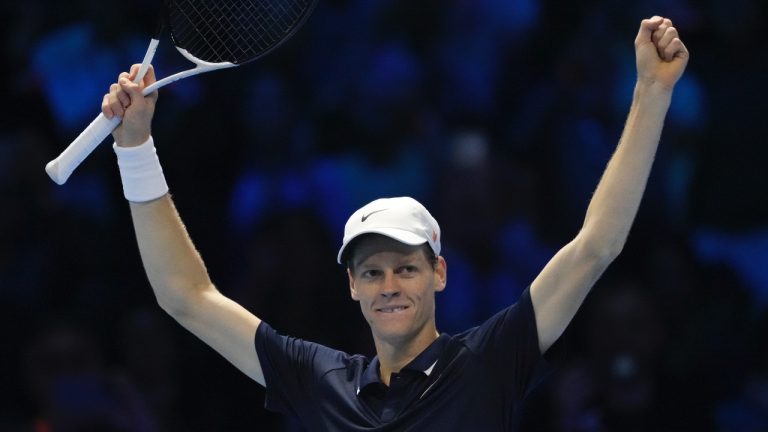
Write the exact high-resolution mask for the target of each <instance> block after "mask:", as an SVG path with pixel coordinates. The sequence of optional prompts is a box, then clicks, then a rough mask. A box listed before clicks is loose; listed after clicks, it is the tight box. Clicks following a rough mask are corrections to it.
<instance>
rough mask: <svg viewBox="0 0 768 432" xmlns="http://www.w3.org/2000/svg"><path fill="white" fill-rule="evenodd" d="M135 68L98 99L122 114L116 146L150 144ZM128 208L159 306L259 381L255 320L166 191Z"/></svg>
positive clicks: (108, 111)
mask: <svg viewBox="0 0 768 432" xmlns="http://www.w3.org/2000/svg"><path fill="white" fill-rule="evenodd" d="M137 71H138V65H134V66H133V67H132V68H131V72H130V74H129V73H125V72H124V73H122V74H121V75H120V78H119V80H118V83H116V84H113V85H112V86H111V87H110V92H109V94H107V95H105V96H104V101H103V103H102V111H103V112H104V114H105V115H106V116H107V117H110V118H111V117H113V116H115V115H117V116H120V117H122V118H123V122H122V124H121V126H119V127H118V128H117V129H115V131H114V132H113V136H114V138H115V142H116V143H117V146H119V147H122V148H130V147H133V148H136V149H138V148H139V146H142V145H143V146H149V145H152V144H151V143H150V142H148V141H149V140H150V124H151V120H152V115H153V113H154V107H155V102H156V100H157V92H155V93H153V94H151V95H148V96H147V97H146V98H145V97H143V96H142V95H141V89H142V88H143V87H144V86H146V85H149V84H151V83H152V82H154V80H155V78H154V72H153V71H152V69H150V70H149V72H148V73H147V75H146V76H145V78H144V82H143V83H141V84H133V83H132V82H131V79H133V76H134V75H135V74H136V72H137ZM118 150H119V149H118ZM161 193H162V192H161ZM130 207H131V216H132V218H133V225H134V229H135V231H136V238H137V240H138V243H139V251H140V252H141V259H142V262H143V263H144V269H145V271H146V273H147V277H148V278H149V282H150V284H151V285H152V289H153V290H154V292H155V296H156V297H157V301H158V303H159V304H160V306H161V307H162V308H163V309H164V310H165V311H166V312H168V313H169V314H170V315H171V316H173V318H175V319H176V320H177V321H178V322H179V323H180V324H181V325H182V326H184V327H185V328H186V329H187V330H189V331H191V332H192V333H193V334H195V335H196V336H197V337H199V338H200V339H202V340H203V341H204V342H206V343H207V344H208V345H210V346H211V347H213V348H214V349H215V350H216V351H218V352H219V353H220V354H221V355H223V356H224V357H225V358H226V359H227V360H229V361H230V362H231V363H232V364H234V365H235V366H237V368H239V369H240V370H241V371H243V372H244V373H245V374H246V375H248V376H249V377H251V378H252V379H254V380H256V381H257V382H259V383H260V384H262V385H264V376H263V374H262V370H261V365H260V364H259V359H258V357H257V355H256V349H255V345H254V336H255V333H256V329H257V328H258V326H259V323H260V322H261V321H260V320H259V319H258V318H257V317H256V316H254V315H253V314H252V313H250V312H249V311H247V310H246V309H245V308H243V307H242V306H240V305H238V304H237V303H235V302H234V301H232V300H230V299H228V298H227V297H225V296H224V295H222V294H221V293H220V292H219V291H218V290H217V289H216V287H215V286H214V285H213V283H212V282H211V280H210V278H209V276H208V272H207V270H206V268H205V264H204V263H203V260H202V258H201V257H200V254H199V253H198V252H197V250H196V249H195V247H194V245H193V244H192V241H191V239H190V237H189V234H188V233H187V230H186V228H185V227H184V224H183V223H182V221H181V218H180V217H179V215H178V212H177V211H176V208H175V207H174V205H173V201H172V200H171V197H170V195H168V194H167V193H165V194H163V195H162V196H161V197H159V198H157V199H153V200H151V201H147V202H131V203H130Z"/></svg>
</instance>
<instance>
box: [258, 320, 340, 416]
mask: <svg viewBox="0 0 768 432" xmlns="http://www.w3.org/2000/svg"><path fill="white" fill-rule="evenodd" d="M255 344H256V354H257V355H258V357H259V363H260V364H261V370H262V372H263V373H264V383H265V386H266V400H265V402H264V406H265V407H266V408H267V409H269V410H271V411H276V412H280V413H282V414H285V415H289V416H294V417H302V414H304V413H306V410H307V409H309V406H311V404H312V401H314V400H316V398H315V392H316V391H317V385H316V384H317V382H318V378H319V377H321V376H322V375H323V374H324V373H325V372H327V371H328V370H331V369H336V368H339V367H344V364H345V361H344V359H345V358H346V357H347V355H346V354H345V353H343V352H341V351H336V350H333V349H330V348H328V347H325V346H323V345H320V344H316V343H312V342H307V341H305V340H302V339H299V338H294V337H289V336H283V335H281V334H279V333H277V332H276V331H275V330H274V329H273V328H272V327H271V326H270V325H269V324H267V323H265V322H263V321H262V322H261V324H260V325H259V328H258V330H257V331H256V339H255Z"/></svg>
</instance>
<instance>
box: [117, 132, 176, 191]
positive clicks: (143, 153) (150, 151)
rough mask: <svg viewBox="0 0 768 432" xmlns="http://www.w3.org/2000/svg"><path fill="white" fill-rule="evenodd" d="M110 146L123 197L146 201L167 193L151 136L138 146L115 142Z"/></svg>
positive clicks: (166, 186) (166, 185)
mask: <svg viewBox="0 0 768 432" xmlns="http://www.w3.org/2000/svg"><path fill="white" fill-rule="evenodd" d="M112 148H113V149H114V150H115V154H117V165H118V166H119V167H120V178H121V179H122V180H123V194H124V195H125V199H127V200H128V201H132V202H147V201H152V200H154V199H157V198H160V197H161V196H163V195H165V194H166V193H168V184H167V183H166V182H165V176H164V175H163V168H162V167H161V166H160V159H158V158H157V151H156V150H155V143H154V141H153V140H152V137H149V139H148V140H147V141H146V142H145V143H143V144H141V145H140V146H136V147H120V146H118V145H117V144H116V143H115V144H114V145H112Z"/></svg>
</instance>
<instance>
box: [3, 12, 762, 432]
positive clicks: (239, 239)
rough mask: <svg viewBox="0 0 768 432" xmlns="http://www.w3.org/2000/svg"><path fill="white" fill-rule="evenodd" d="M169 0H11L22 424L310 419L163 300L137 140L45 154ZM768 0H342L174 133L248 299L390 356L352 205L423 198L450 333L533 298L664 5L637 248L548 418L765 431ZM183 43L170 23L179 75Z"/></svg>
mask: <svg viewBox="0 0 768 432" xmlns="http://www.w3.org/2000/svg"><path fill="white" fill-rule="evenodd" d="M153 4H154V2H150V1H148V0H142V1H138V2H136V1H134V2H130V4H120V3H118V2H112V1H100V2H97V1H85V0H73V1H67V2H54V1H52V0H48V1H44V0H26V1H24V2H4V3H3V5H2V6H0V10H2V14H1V15H0V23H1V24H2V25H0V29H1V30H0V31H1V32H2V36H3V37H2V38H1V39H0V40H2V58H3V66H4V67H3V68H2V69H0V78H2V79H0V86H2V93H1V94H2V96H3V98H2V103H0V109H2V116H0V119H1V120H0V191H2V192H1V194H2V195H0V196H2V203H3V204H2V210H0V324H1V325H0V338H2V340H3V342H2V344H1V345H0V347H2V348H0V370H2V371H3V373H2V374H0V380H1V382H0V431H41V432H42V431H214V430H216V431H245V430H274V431H298V430H301V429H300V428H299V427H298V426H297V425H296V424H295V423H294V422H292V421H291V420H290V419H284V418H282V417H279V416H276V415H273V414H271V413H269V412H267V411H265V410H264V409H263V408H262V403H263V391H262V390H261V388H260V387H259V386H258V385H257V384H255V383H253V382H251V381H249V380H248V379H247V378H246V377H245V376H244V375H242V374H241V373H240V372H238V371H237V370H236V369H234V368H233V367H231V366H229V365H228V364H227V363H226V362H225V361H224V360H223V359H222V358H221V357H219V356H218V355H217V354H216V353H215V352H213V351H212V350H211V349H209V348H207V347H205V346H204V345H203V344H202V343H201V342H199V341H197V340H196V339H195V338H194V337H193V336H191V335H190V334H188V333H187V332H186V331H184V330H183V329H182V328H181V327H179V326H178V325H176V324H175V323H174V322H173V321H172V320H171V319H170V318H169V317H167V316H165V315H164V314H163V313H162V311H160V309H159V307H157V305H156V303H155V300H154V297H153V295H152V292H151V289H150V287H149V286H148V283H147V281H146V278H145V276H144V273H143V270H142V267H141V263H140V260H139V255H138V251H137V248H136V245H135V241H134V238H133V231H132V228H131V224H130V219H129V213H128V208H127V204H126V202H125V201H124V199H123V197H122V192H121V188H120V181H119V176H118V172H117V168H116V164H115V161H114V156H113V154H112V151H111V150H110V149H109V148H108V147H109V146H108V145H106V144H105V145H103V146H102V147H101V148H99V149H97V150H96V152H95V153H94V154H93V155H92V156H91V157H90V158H89V159H87V160H86V161H85V163H84V164H83V165H82V166H81V168H80V169H79V170H78V171H77V172H76V173H75V174H74V175H73V176H72V178H71V179H70V180H69V182H68V183H67V184H66V185H64V186H61V187H59V186H56V185H54V184H53V183H52V182H51V181H50V180H49V179H48V177H47V176H46V175H45V172H44V170H43V167H44V165H45V163H46V162H47V161H48V160H50V159H52V158H53V157H55V156H56V155H58V153H59V152H60V151H61V150H62V149H63V148H64V147H65V146H66V145H67V144H68V143H69V142H70V141H71V140H72V139H73V138H74V137H75V136H76V135H77V134H78V133H79V131H80V130H81V129H82V128H83V127H84V126H85V125H87V124H88V123H89V122H90V120H91V119H92V118H93V117H94V116H95V115H96V114H97V113H98V111H99V106H100V101H101V95H102V94H103V93H104V92H106V90H107V88H108V86H109V84H110V83H111V82H113V81H114V80H115V79H116V76H117V74H118V73H119V72H121V71H123V70H125V69H127V68H128V66H129V65H130V64H132V63H135V62H137V61H139V60H140V59H141V57H142V55H143V53H144V50H145V49H146V44H147V43H148V40H149V38H148V35H150V34H151V29H152V27H153V26H154V21H155V18H154V13H155V12H154V9H155V8H154V7H153ZM767 9H768V4H767V3H766V2H763V1H758V0H732V1H728V2H726V1H722V0H700V1H696V2H694V1H692V0H666V1H661V0H643V1H629V2H613V1H608V0H591V1H582V2H556V1H551V0H549V1H547V0H443V1H437V0H425V1H419V2H413V1H401V0H389V1H384V0H357V1H355V0H322V1H321V2H320V4H319V6H318V8H317V10H316V11H315V13H314V15H313V16H312V17H311V19H310V20H309V22H308V23H307V24H306V26H305V27H304V28H303V29H302V30H301V32H300V33H299V34H298V35H297V36H296V37H295V38H293V39H292V40H291V41H290V42H289V43H288V44H287V45H285V46H284V47H282V48H281V49H279V50H278V51H276V52H274V53H273V54H271V55H270V56H268V57H267V58H265V59H263V60H260V61H258V62H257V63H255V64H251V65H248V66H245V67H243V68H238V69H233V70H227V71H222V72H217V73H214V74H209V75H203V76H200V77H196V78H191V79H188V80H185V81H182V82H179V83H176V84H174V85H172V86H169V87H166V88H164V89H162V90H161V94H160V100H159V104H158V109H157V112H156V115H155V121H154V129H153V135H154V137H155V141H156V143H157V147H158V153H159V155H160V158H161V160H162V161H163V165H164V169H165V172H166V176H167V178H168V182H169V184H170V185H171V192H172V193H173V195H174V198H175V200H176V203H177V206H178V207H179V210H180V212H181V214H182V217H183V219H184V220H185V222H186V224H187V227H188V229H189V231H190V233H191V235H192V238H193V239H194V240H195V243H196V245H197V247H198V248H199V249H200V251H201V253H202V255H203V257H204V259H205V260H206V263H207V265H208V269H209V271H210V273H211V276H212V278H213V280H214V281H215V282H216V284H217V285H218V287H219V288H220V290H221V291H223V292H224V293H225V294H226V295H228V296H230V297H232V298H234V299H235V300H236V301H238V302H239V303H241V304H243V305H244V306H245V307H247V308H248V309H250V310H251V311H252V312H254V313H256V314H257V315H259V316H260V317H262V318H263V319H265V320H266V321H268V322H270V324H272V326H274V327H275V328H277V329H278V330H280V331H281V332H284V333H289V334H292V335H295V336H300V337H303V338H306V339H310V340H314V341H318V342H321V343H324V344H327V345H330V346H332V347H335V348H339V349H343V350H346V351H351V352H361V353H364V354H369V355H370V354H372V353H373V346H372V341H371V339H370V335H369V331H368V328H367V326H366V324H365V322H364V321H363V319H362V318H361V316H360V313H359V310H358V309H357V305H356V304H355V303H353V302H352V301H351V300H349V298H348V291H347V286H346V276H345V273H344V269H342V268H341V267H340V266H338V265H337V264H336V263H335V253H336V249H337V247H338V245H339V243H340V238H341V233H342V229H343V224H344V222H345V221H346V218H347V216H348V215H349V214H350V213H351V212H352V211H354V210H355V209H356V208H357V207H359V206H361V205H362V204H364V203H366V202H368V201H369V200H372V199H374V198H377V197H381V196H395V195H411V196H414V197H415V198H417V199H419V200H421V201H422V202H424V203H425V204H426V205H427V207H428V208H430V210H431V211H432V213H433V214H434V215H435V216H436V218H437V219H438V221H439V222H440V224H441V226H442V228H443V232H444V240H443V245H444V249H445V252H444V255H445V256H446V259H447V261H448V264H449V275H450V278H449V280H450V283H449V284H448V289H447V290H446V291H445V292H444V293H441V294H439V295H438V302H439V306H438V326H439V328H440V330H441V331H446V332H457V331H460V330H463V329H466V328H468V327H470V326H473V325H476V324H478V323H479V322H481V321H482V320H483V319H485V318H487V317H489V316H490V315H491V314H492V313H494V312H495V311H497V310H499V309H501V308H503V307H504V306H506V305H508V304H509V303H511V302H514V301H515V300H516V299H517V297H518V296H519V294H520V292H521V291H522V290H523V289H524V288H525V286H526V285H527V284H529V283H530V282H531V280H532V279H533V278H534V277H535V276H536V274H537V273H538V271H539V270H540V269H541V268H542V266H543V265H544V263H545V262H546V261H547V260H548V259H549V258H550V257H551V256H552V254H553V253H554V252H555V251H556V250H557V249H558V248H559V247H560V246H562V245H563V244H565V243H566V242H567V241H569V240H570V239H571V238H572V236H574V235H575V234H576V232H577V230H578V228H579V227H580V224H581V222H582V220H583V215H584V212H585V209H586V205H587V203H588V200H589V198H590V196H591V193H592V191H593V189H594V187H595V185H596V183H597V181H598V179H599V176H600V174H601V173H602V170H603V168H604V166H605V163H606V162H607V160H608V158H609V156H610V154H611V153H612V151H613V149H614V147H615V144H616V142H617V140H618V138H619V135H620V132H621V128H622V126H623V123H624V120H625V116H626V113H627V110H628V108H629V103H630V101H631V96H632V89H633V84H634V79H635V70H634V52H633V39H634V36H635V34H636V31H637V28H638V25H639V22H640V20H641V19H642V18H644V17H648V16H651V15H654V14H660V15H665V16H668V17H670V18H672V20H673V21H674V23H675V25H676V26H677V27H678V29H679V31H680V34H681V35H682V37H683V40H684V41H685V43H686V44H687V46H688V48H689V50H690V52H691V61H690V63H689V65H688V69H687V71H686V74H685V76H684V77H683V79H682V81H681V82H680V83H679V84H678V86H677V88H676V91H675V99H674V102H673V105H672V107H671V109H670V113H669V116H668V118H667V122H666V127H665V130H664V133H663V137H662V143H661V146H660V150H659V153H658V156H657V160H656V165H655V167H654V171H653V173H652V177H651V179H650V182H649V185H648V190H647V193H646V196H645V198H644V201H643V205H642V208H641V210H640V214H639V215H638V218H637V221H636V223H635V226H634V228H633V231H632V233H631V235H630V238H629V241H628V244H627V246H626V248H625V250H624V252H623V254H622V255H621V256H620V258H619V259H618V260H617V261H616V262H615V263H614V264H613V266H612V267H611V268H610V269H609V271H608V272H607V273H606V274H605V276H604V277H603V278H602V279H601V280H600V281H599V282H598V284H597V286H596V287H595V289H594V291H593V293H592V294H591V295H590V297H589V299H588V300H587V302H586V304H585V305H584V307H583V309H582V311H581V312H580V313H579V315H578V316H577V318H576V319H575V321H574V322H573V323H572V325H571V327H570V328H569V330H568V332H567V334H566V336H565V338H564V340H563V342H564V352H565V353H566V355H565V357H564V359H563V364H562V365H561V368H560V370H559V372H557V373H556V374H554V375H553V376H552V377H551V378H550V379H549V380H548V381H547V382H546V384H545V385H544V386H543V387H541V388H540V389H539V391H537V392H536V393H535V394H534V395H532V397H531V398H530V400H529V402H528V404H527V406H526V408H525V411H524V413H523V417H522V422H523V430H526V431H667V430H670V431H671V430H675V431H682V430H686V431H687V430H691V431H693V430H696V431H766V430H768V349H767V347H768V312H767V311H768V194H767V193H766V186H768V170H766V168H765V166H766V163H767V162H768V157H766V156H767V154H768V150H767V148H766V144H765V142H766V141H765V137H766V126H767V125H768V122H766V121H765V119H764V116H765V114H766V113H767V112H768V98H767V97H766V96H767V95H766V85H765V80H766V78H768V62H767V61H766V56H765V53H766V52H768V50H767V49H766V48H768V46H767V45H768V34H767V33H768V30H766V22H768V11H767ZM186 67H187V65H186V64H185V61H184V60H183V59H182V58H181V57H180V56H178V55H177V54H176V53H175V52H174V50H173V48H172V46H171V44H170V43H169V42H168V40H167V39H165V40H164V41H163V42H162V43H161V48H160V51H159V53H158V54H157V56H156V68H157V70H158V75H159V76H166V75H168V74H170V73H173V72H176V71H178V70H180V69H182V68H186Z"/></svg>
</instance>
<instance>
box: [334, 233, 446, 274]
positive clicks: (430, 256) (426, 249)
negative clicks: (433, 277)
mask: <svg viewBox="0 0 768 432" xmlns="http://www.w3.org/2000/svg"><path fill="white" fill-rule="evenodd" d="M373 236H382V234H376V233H368V234H363V235H360V236H358V237H357V238H355V239H354V240H352V241H351V242H350V243H349V246H347V248H346V250H345V251H344V255H343V256H342V262H344V263H346V264H347V268H348V269H349V270H350V271H351V272H353V273H354V272H355V260H354V259H353V258H354V256H355V249H357V246H358V245H359V244H360V241H361V240H364V239H369V238H371V237H373ZM383 237H386V236H383ZM419 249H421V251H422V252H423V253H424V257H425V258H426V259H427V261H428V262H429V264H430V265H431V266H432V270H435V269H436V268H437V255H436V254H435V251H434V250H432V247H431V246H430V245H429V243H422V244H421V245H419Z"/></svg>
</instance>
